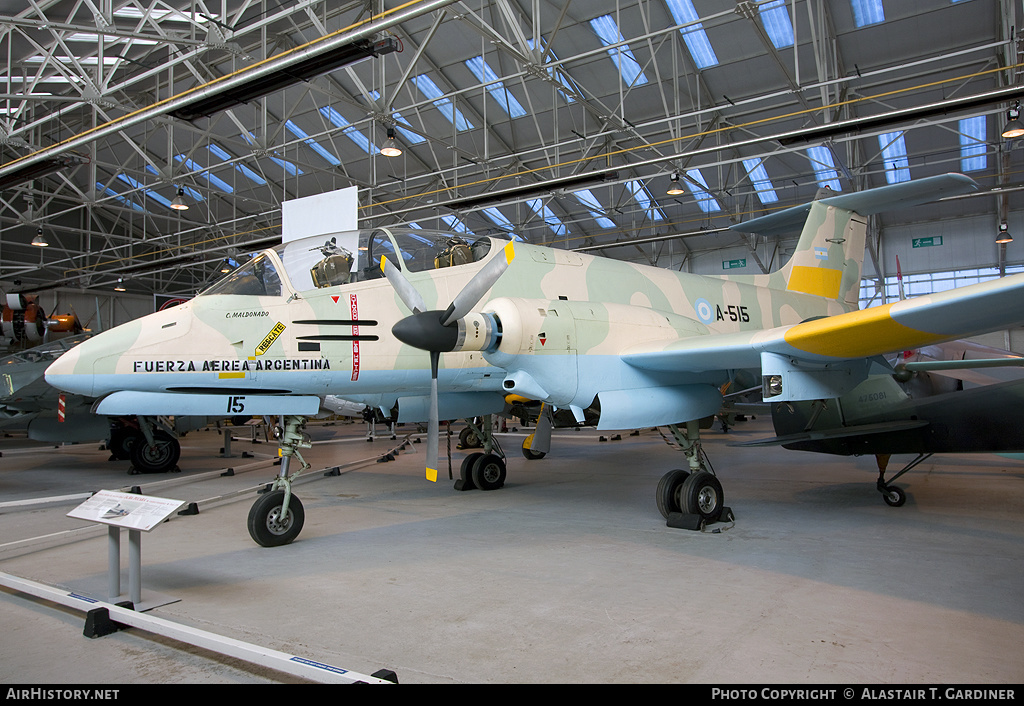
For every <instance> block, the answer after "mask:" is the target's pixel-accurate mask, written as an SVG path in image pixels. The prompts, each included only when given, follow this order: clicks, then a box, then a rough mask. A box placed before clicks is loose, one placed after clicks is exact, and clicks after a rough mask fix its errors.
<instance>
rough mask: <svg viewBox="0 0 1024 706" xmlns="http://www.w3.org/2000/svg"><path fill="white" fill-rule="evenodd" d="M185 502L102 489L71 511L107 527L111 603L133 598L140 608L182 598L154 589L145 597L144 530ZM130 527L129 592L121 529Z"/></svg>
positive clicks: (107, 594) (108, 579) (109, 598)
mask: <svg viewBox="0 0 1024 706" xmlns="http://www.w3.org/2000/svg"><path fill="white" fill-rule="evenodd" d="M184 504H185V501H183V500H170V499H168V498H155V497H152V496H148V495H138V494H133V493H119V492H115V491H112V490H101V491H99V492H98V493H96V494H95V495H93V496H92V497H91V498H89V499H88V500H86V501H85V502H84V503H82V504H81V505H79V506H78V507H76V508H75V509H74V510H72V511H71V512H69V513H68V517H75V518H78V519H81V520H89V521H91V522H98V523H100V524H105V525H108V527H107V591H106V599H107V601H108V602H110V603H118V602H123V601H125V600H127V601H130V602H131V603H132V606H133V607H134V609H135V610H137V611H146V610H151V609H152V608H156V607H157V606H162V605H167V604H168V603H174V602H176V601H178V600H179V599H178V598H173V597H170V596H166V595H163V594H159V593H155V592H153V591H147V592H146V600H145V601H143V600H142V533H143V532H149V531H150V530H152V529H153V528H154V527H156V526H157V525H158V524H160V523H161V522H163V521H164V520H165V519H167V517H168V516H169V515H170V514H171V513H173V512H174V511H175V510H177V509H178V508H179V507H181V506H182V505H184ZM122 529H127V530H128V595H123V594H122V593H121V530H122Z"/></svg>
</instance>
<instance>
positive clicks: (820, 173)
mask: <svg viewBox="0 0 1024 706" xmlns="http://www.w3.org/2000/svg"><path fill="white" fill-rule="evenodd" d="M807 156H808V157H810V158H811V166H812V167H814V174H815V176H816V177H817V180H818V186H822V187H824V186H827V187H829V188H830V189H832V190H833V191H842V190H843V187H841V186H840V185H839V172H837V171H836V163H835V162H834V161H833V160H832V152H831V150H829V148H828V147H824V146H822V145H818V146H817V147H808V148H807Z"/></svg>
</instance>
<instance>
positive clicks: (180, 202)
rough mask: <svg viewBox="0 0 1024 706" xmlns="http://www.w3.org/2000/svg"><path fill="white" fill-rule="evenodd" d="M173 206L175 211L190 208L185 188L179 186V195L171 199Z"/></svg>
mask: <svg viewBox="0 0 1024 706" xmlns="http://www.w3.org/2000/svg"><path fill="white" fill-rule="evenodd" d="M171 208H173V209H174V210H175V211H187V210H188V204H187V203H185V189H183V188H181V187H178V195H177V196H175V197H174V199H173V200H172V201H171Z"/></svg>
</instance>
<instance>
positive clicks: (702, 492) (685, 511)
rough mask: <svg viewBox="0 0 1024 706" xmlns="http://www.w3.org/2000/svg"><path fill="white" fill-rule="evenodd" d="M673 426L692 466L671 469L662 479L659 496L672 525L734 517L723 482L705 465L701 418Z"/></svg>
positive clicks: (694, 526) (699, 525)
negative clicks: (723, 488) (701, 440)
mask: <svg viewBox="0 0 1024 706" xmlns="http://www.w3.org/2000/svg"><path fill="white" fill-rule="evenodd" d="M669 430H670V431H671V432H672V436H673V437H674V438H675V442H676V443H677V444H678V445H679V447H680V448H681V449H682V450H683V453H684V454H685V455H686V460H687V462H688V465H689V470H684V469H676V470H672V471H669V472H668V473H666V474H665V475H664V476H662V478H661V480H660V481H659V482H658V489H657V491H656V495H655V500H656V502H657V505H658V510H659V511H660V512H661V514H662V516H663V517H664V518H665V519H666V520H668V525H669V526H670V527H677V528H681V529H703V528H704V526H705V525H708V524H711V523H714V522H718V521H720V520H722V519H723V518H727V519H730V520H731V519H732V510H731V509H729V508H728V507H726V506H725V493H724V492H723V491H722V484H721V483H720V482H719V480H718V478H717V477H716V476H715V475H714V473H713V472H711V471H710V470H708V468H707V466H706V465H705V458H704V454H703V451H702V449H701V445H700V428H699V422H698V421H692V422H687V423H686V426H685V428H682V429H681V428H680V427H679V426H678V425H675V424H673V425H671V426H669Z"/></svg>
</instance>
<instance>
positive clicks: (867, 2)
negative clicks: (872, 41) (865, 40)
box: [850, 0, 885, 27]
mask: <svg viewBox="0 0 1024 706" xmlns="http://www.w3.org/2000/svg"><path fill="white" fill-rule="evenodd" d="M850 7H852V8H853V21H854V23H855V24H856V25H857V26H858V27H867V26H868V25H874V24H878V23H879V22H885V11H884V10H883V9H882V0H850Z"/></svg>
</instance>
